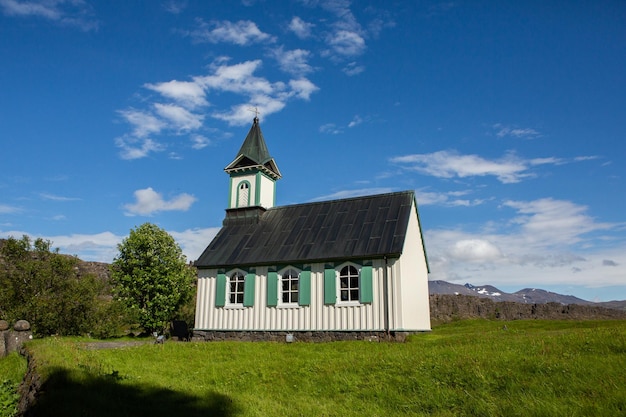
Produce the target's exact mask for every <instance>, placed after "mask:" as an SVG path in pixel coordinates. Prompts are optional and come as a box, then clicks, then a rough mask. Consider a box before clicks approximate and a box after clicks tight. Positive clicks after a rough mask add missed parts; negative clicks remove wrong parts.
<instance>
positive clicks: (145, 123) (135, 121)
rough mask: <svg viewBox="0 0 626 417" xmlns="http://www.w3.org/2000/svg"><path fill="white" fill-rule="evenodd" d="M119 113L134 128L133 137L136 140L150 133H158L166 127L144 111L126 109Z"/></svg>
mask: <svg viewBox="0 0 626 417" xmlns="http://www.w3.org/2000/svg"><path fill="white" fill-rule="evenodd" d="M119 113H120V114H121V115H122V117H124V119H126V121H127V122H128V123H130V124H131V125H132V126H133V127H134V129H133V135H134V136H136V137H138V138H143V137H146V136H148V135H150V134H152V133H160V132H161V130H163V129H164V128H165V127H166V124H165V123H164V122H163V121H162V120H160V119H158V118H157V117H155V116H154V115H152V114H150V113H148V112H146V111H142V110H135V109H128V110H120V111H119Z"/></svg>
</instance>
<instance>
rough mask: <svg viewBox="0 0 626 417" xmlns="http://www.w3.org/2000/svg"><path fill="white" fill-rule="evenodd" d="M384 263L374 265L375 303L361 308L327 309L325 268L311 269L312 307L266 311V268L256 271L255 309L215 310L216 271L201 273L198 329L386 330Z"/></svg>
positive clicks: (269, 309) (270, 308) (275, 308)
mask: <svg viewBox="0 0 626 417" xmlns="http://www.w3.org/2000/svg"><path fill="white" fill-rule="evenodd" d="M383 268H384V262H383V261H377V262H375V263H374V267H373V271H372V272H373V273H372V280H373V282H372V287H373V302H372V303H371V304H361V305H358V306H337V305H324V264H313V265H311V305H310V306H299V307H295V308H294V307H267V305H266V304H267V272H268V271H267V268H257V270H256V274H257V278H256V280H255V295H254V297H255V299H254V306H253V307H229V306H225V307H215V291H216V280H217V270H214V269H209V270H200V271H199V277H198V298H197V307H196V325H195V327H196V329H199V330H238V331H244V330H260V331H324V330H343V331H352V330H362V331H380V330H384V304H383V303H382V300H381V294H382V293H383V282H382V279H383V276H384V274H383Z"/></svg>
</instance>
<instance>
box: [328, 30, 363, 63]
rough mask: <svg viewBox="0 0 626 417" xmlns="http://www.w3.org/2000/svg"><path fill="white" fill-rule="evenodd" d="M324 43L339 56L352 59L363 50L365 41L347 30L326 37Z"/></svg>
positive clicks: (357, 34)
mask: <svg viewBox="0 0 626 417" xmlns="http://www.w3.org/2000/svg"><path fill="white" fill-rule="evenodd" d="M326 42H327V43H328V45H329V46H330V47H331V48H332V50H333V51H334V52H335V53H336V54H339V55H342V56H346V57H352V56H356V55H360V54H362V53H363V51H364V50H365V39H363V37H362V36H361V35H360V34H359V33H357V32H353V31H348V30H338V31H336V32H333V33H331V34H329V35H328V37H327V38H326Z"/></svg>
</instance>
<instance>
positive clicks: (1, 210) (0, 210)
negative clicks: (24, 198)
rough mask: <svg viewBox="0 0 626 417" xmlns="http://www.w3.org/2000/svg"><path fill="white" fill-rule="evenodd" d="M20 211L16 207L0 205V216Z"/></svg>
mask: <svg viewBox="0 0 626 417" xmlns="http://www.w3.org/2000/svg"><path fill="white" fill-rule="evenodd" d="M21 211H22V209H21V208H19V207H16V206H10V205H7V204H0V214H14V213H19V212H21Z"/></svg>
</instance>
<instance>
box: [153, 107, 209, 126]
mask: <svg viewBox="0 0 626 417" xmlns="http://www.w3.org/2000/svg"><path fill="white" fill-rule="evenodd" d="M154 108H155V111H156V114H158V115H159V116H161V117H162V119H163V120H166V121H167V123H168V125H169V126H170V127H171V128H173V129H175V130H182V131H189V130H197V129H199V128H200V127H201V126H202V121H203V120H204V116H203V115H201V114H197V113H192V112H190V111H189V110H187V109H185V108H184V107H181V106H177V105H176V104H161V103H154Z"/></svg>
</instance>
